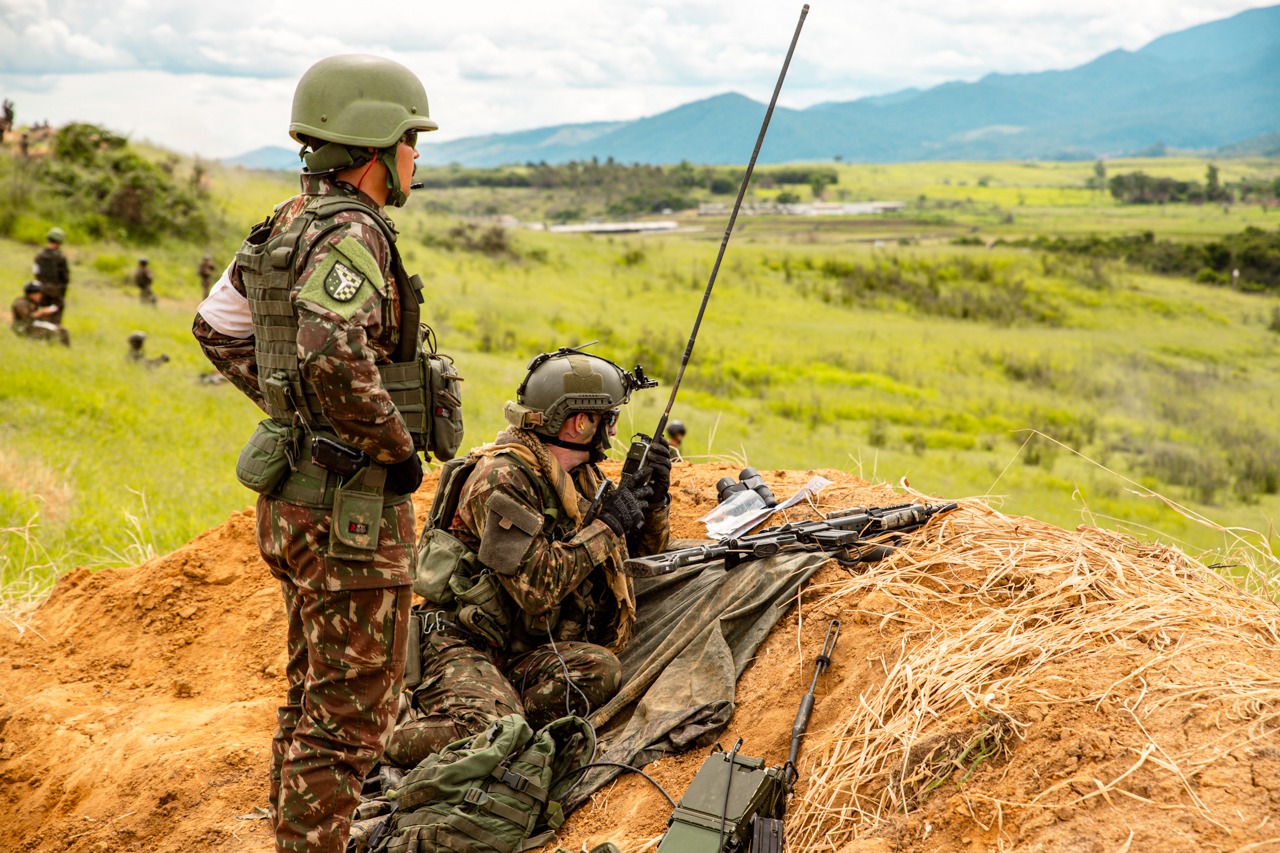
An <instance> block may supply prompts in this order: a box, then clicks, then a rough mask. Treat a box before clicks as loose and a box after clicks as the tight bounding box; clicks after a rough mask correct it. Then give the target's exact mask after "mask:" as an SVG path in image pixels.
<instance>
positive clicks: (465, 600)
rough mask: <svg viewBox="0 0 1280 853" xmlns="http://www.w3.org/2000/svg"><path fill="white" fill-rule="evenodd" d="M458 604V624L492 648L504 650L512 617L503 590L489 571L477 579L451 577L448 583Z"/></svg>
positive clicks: (458, 576) (459, 576)
mask: <svg viewBox="0 0 1280 853" xmlns="http://www.w3.org/2000/svg"><path fill="white" fill-rule="evenodd" d="M449 585H450V587H451V588H452V589H453V594H454V596H455V597H456V600H457V604H458V624H460V625H462V627H464V628H466V629H467V630H468V631H470V632H471V633H472V634H474V635H476V636H478V637H480V638H482V639H484V640H487V641H488V642H489V643H490V644H491V645H493V646H496V647H498V648H505V647H506V645H507V635H508V633H509V631H510V628H511V616H510V614H508V613H507V608H506V605H505V604H503V601H502V587H501V586H499V584H498V578H497V576H496V575H495V574H493V573H492V572H485V573H484V574H482V575H480V576H479V577H478V578H475V579H472V578H466V577H463V576H462V575H454V576H453V578H452V579H451V580H450V582H449Z"/></svg>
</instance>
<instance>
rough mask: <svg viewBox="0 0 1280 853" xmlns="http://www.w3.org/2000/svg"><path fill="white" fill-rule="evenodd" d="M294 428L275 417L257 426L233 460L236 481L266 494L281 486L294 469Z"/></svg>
mask: <svg viewBox="0 0 1280 853" xmlns="http://www.w3.org/2000/svg"><path fill="white" fill-rule="evenodd" d="M292 457H293V428H292V427H290V426H289V425H288V424H285V423H281V422H280V421H277V420H275V419H274V418H267V419H266V420H263V421H260V422H259V423H258V427H257V429H255V430H254V431H253V435H251V436H249V441H248V442H247V443H246V444H245V446H244V448H243V449H242V450H241V451H240V458H239V459H237V460H236V479H237V480H239V481H240V483H241V485H243V486H244V487H245V488H247V489H252V490H253V491H255V492H257V493H259V494H262V495H266V494H270V493H271V492H272V491H274V490H275V488H276V486H278V485H280V481H281V480H283V479H284V478H285V477H286V476H287V475H288V474H289V471H290V470H291V469H292V467H293V458H292Z"/></svg>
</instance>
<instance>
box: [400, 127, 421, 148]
mask: <svg viewBox="0 0 1280 853" xmlns="http://www.w3.org/2000/svg"><path fill="white" fill-rule="evenodd" d="M400 141H401V142H403V143H404V144H405V145H408V146H409V147H410V148H417V147H418V131H416V130H406V131H405V132H404V136H402V137H400Z"/></svg>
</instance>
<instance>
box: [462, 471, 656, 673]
mask: <svg viewBox="0 0 1280 853" xmlns="http://www.w3.org/2000/svg"><path fill="white" fill-rule="evenodd" d="M603 476H604V475H603V474H602V473H601V472H600V470H599V469H598V468H596V467H595V466H594V465H584V466H582V467H581V468H579V469H578V470H576V471H575V472H574V476H573V480H574V485H575V486H576V488H577V491H578V495H579V507H580V509H581V510H582V511H585V510H586V508H587V506H588V504H589V503H590V496H591V495H593V494H594V491H595V490H594V489H593V488H590V487H589V485H588V484H590V483H591V482H592V480H594V482H600V480H601V479H602V478H603ZM535 480H538V481H541V480H542V476H541V475H540V474H539V473H537V472H535V471H534V470H533V469H531V468H530V467H529V466H528V465H527V464H522V463H521V462H520V461H519V460H517V459H516V458H515V457H514V456H512V455H509V454H505V453H500V454H497V455H495V456H492V457H490V458H485V459H481V460H480V461H479V462H477V463H476V468H475V470H474V471H472V473H471V476H470V477H468V478H467V482H466V485H465V486H464V487H463V490H462V495H461V499H460V501H459V503H458V512H457V514H456V515H455V516H454V520H453V524H452V525H451V526H450V533H452V534H453V535H454V537H456V538H457V539H458V540H459V541H461V542H462V543H463V544H465V545H466V546H467V547H468V548H471V549H472V550H474V551H480V550H481V548H480V545H481V540H482V538H483V537H484V536H485V531H486V525H487V524H488V523H489V520H490V518H491V517H492V516H491V515H490V509H491V503H492V502H493V501H494V498H495V496H498V495H501V496H505V497H507V498H510V499H512V500H514V501H515V502H516V503H517V504H518V505H519V506H521V507H524V508H525V509H527V510H528V511H530V512H532V513H536V514H537V515H539V516H542V517H543V519H544V522H543V527H542V530H541V531H540V532H539V533H538V534H537V535H536V536H533V537H532V540H531V541H529V543H528V550H527V551H526V552H525V554H524V556H523V558H521V559H520V560H519V565H518V566H517V567H516V569H515V571H514V572H513V573H511V574H503V573H501V572H497V573H496V574H497V577H498V579H499V583H500V584H501V586H502V591H503V593H504V595H505V598H506V605H507V610H508V612H509V613H511V614H513V616H517V617H518V618H514V619H513V620H512V621H513V625H512V637H511V638H510V643H509V645H508V648H509V649H510V650H512V651H521V650H524V649H530V648H534V647H536V646H539V645H543V644H545V643H546V641H547V639H548V633H549V630H548V629H550V633H551V634H552V635H553V636H554V637H555V639H556V640H561V641H563V640H585V641H588V642H594V643H599V644H602V645H607V644H609V643H610V642H612V641H613V639H614V637H613V636H612V634H613V627H614V621H615V619H614V617H615V616H616V612H617V606H618V605H617V601H616V591H614V590H611V589H610V586H609V578H608V576H607V573H606V563H607V562H608V561H609V560H611V559H619V558H620V559H626V557H627V555H628V553H637V554H644V555H648V554H654V553H657V552H659V551H661V550H663V549H664V548H666V546H667V537H668V523H667V515H668V513H667V508H666V507H662V508H661V509H658V510H655V511H653V512H651V513H650V514H649V515H648V516H647V517H646V519H645V526H644V528H643V529H642V530H641V531H640V532H639V533H637V534H634V535H632V536H629V537H627V541H625V542H623V541H619V537H618V536H617V534H615V533H614V532H613V531H612V530H611V529H610V528H609V526H608V525H607V524H605V523H604V522H603V521H600V520H599V519H597V520H595V521H593V522H591V523H590V524H588V525H586V526H585V527H583V528H582V529H581V530H577V531H575V530H574V526H575V525H574V522H573V520H572V519H571V518H570V517H569V516H568V514H567V513H566V512H565V511H564V508H563V507H562V506H561V505H560V502H559V499H558V498H556V497H555V490H554V488H553V487H550V486H548V485H547V484H546V483H545V482H535ZM619 546H621V547H619ZM619 551H620V552H621V553H620V554H619V553H616V552H619ZM615 569H616V567H615Z"/></svg>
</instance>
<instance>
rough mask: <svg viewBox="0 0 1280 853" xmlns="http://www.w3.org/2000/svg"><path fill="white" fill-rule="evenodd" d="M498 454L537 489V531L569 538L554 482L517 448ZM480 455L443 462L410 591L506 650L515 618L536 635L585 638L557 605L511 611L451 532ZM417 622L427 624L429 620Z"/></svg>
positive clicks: (491, 579)
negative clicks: (541, 521)
mask: <svg viewBox="0 0 1280 853" xmlns="http://www.w3.org/2000/svg"><path fill="white" fill-rule="evenodd" d="M501 455H502V456H504V457H505V458H506V459H508V460H510V461H511V462H513V463H514V464H515V465H516V466H517V467H519V468H520V470H522V471H523V472H524V473H525V475H526V476H527V477H528V478H529V480H530V481H531V482H532V483H533V484H534V487H535V488H537V489H538V494H539V497H540V499H541V503H542V507H543V511H542V514H543V516H545V518H546V523H545V525H544V526H543V529H542V533H541V535H543V536H547V537H550V538H551V539H553V540H555V541H561V540H564V539H566V538H568V537H569V536H570V535H571V534H572V531H573V522H572V520H571V519H570V517H569V516H568V514H567V513H565V512H564V511H563V509H562V507H561V506H560V497H559V495H558V494H557V493H556V491H555V489H554V487H553V486H552V485H551V484H550V483H548V482H546V480H545V478H543V477H542V476H541V475H539V474H538V473H537V472H535V471H534V470H533V469H532V468H530V467H529V465H528V464H527V463H526V462H525V461H524V460H523V459H521V458H520V457H519V456H517V455H516V454H514V453H502V454H501ZM479 460H480V457H477V456H472V455H468V456H466V457H464V458H461V459H454V460H451V461H449V462H447V463H445V465H444V466H443V467H442V468H441V471H440V480H439V482H438V483H437V485H436V494H435V498H434V500H432V503H431V510H430V512H429V513H428V515H427V523H426V525H425V526H424V528H423V531H422V536H421V538H420V539H419V541H418V555H417V556H418V560H417V571H416V572H415V573H414V582H413V590H414V592H416V593H417V594H418V595H420V596H422V597H423V598H425V599H426V600H427V602H429V607H431V608H435V609H441V608H442V609H443V610H444V612H445V613H446V618H447V619H448V621H451V622H454V623H455V624H457V625H459V626H461V628H462V629H463V630H465V631H466V632H467V633H469V634H470V635H472V636H473V637H474V638H475V639H478V640H481V641H482V642H486V643H488V644H489V645H491V646H493V647H495V648H499V649H502V650H504V651H513V649H511V648H510V647H509V642H510V640H511V629H512V627H513V624H514V620H515V619H517V618H518V619H519V620H520V626H521V627H522V628H523V629H524V630H525V631H526V632H527V633H529V634H531V635H534V636H540V637H544V636H546V635H547V633H548V632H549V631H553V630H555V629H556V628H557V627H560V628H561V629H562V630H561V632H560V633H561V636H560V637H559V639H567V640H578V639H585V637H583V636H565V631H564V630H563V629H564V628H566V627H569V626H567V625H562V624H561V619H560V614H561V611H562V609H563V607H561V606H558V607H553V608H552V609H551V610H549V611H548V612H546V613H543V614H541V615H539V616H530V615H529V614H527V613H524V612H520V613H511V612H510V610H511V609H512V608H510V606H509V604H508V598H507V596H506V595H505V594H504V593H503V591H502V589H501V586H500V584H499V583H498V580H497V577H496V576H495V575H494V573H493V572H492V571H490V570H489V569H488V568H486V567H485V566H484V565H482V564H481V563H480V559H479V556H478V555H477V554H476V552H475V551H473V550H471V548H469V547H467V545H466V544H464V543H463V542H461V541H460V540H459V539H458V538H457V537H455V536H454V535H453V534H451V533H450V532H449V527H450V525H451V524H452V523H453V519H454V517H455V516H456V515H457V512H458V504H459V503H460V502H461V499H462V490H463V488H464V487H465V486H466V483H467V480H468V479H470V477H471V474H472V472H474V471H475V467H476V464H477V463H478V462H479ZM415 618H416V617H415ZM433 624H438V623H433ZM418 627H421V628H423V629H425V628H428V627H430V626H429V625H421V626H418ZM580 630H585V626H579V628H578V629H574V628H572V627H570V629H569V632H568V633H569V634H574V635H576V634H578V633H579V631H580ZM414 636H416V634H414Z"/></svg>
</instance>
